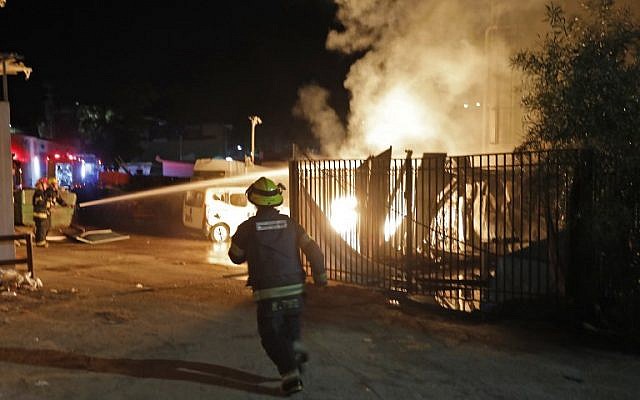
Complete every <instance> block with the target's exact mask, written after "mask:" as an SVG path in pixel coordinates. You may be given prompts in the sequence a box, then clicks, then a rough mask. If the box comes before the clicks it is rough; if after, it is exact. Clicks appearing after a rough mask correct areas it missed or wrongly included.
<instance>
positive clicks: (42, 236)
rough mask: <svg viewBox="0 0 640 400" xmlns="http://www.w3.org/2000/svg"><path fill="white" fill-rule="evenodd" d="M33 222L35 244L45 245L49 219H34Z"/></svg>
mask: <svg viewBox="0 0 640 400" xmlns="http://www.w3.org/2000/svg"><path fill="white" fill-rule="evenodd" d="M33 222H34V223H35V224H36V244H43V243H45V242H46V241H47V232H48V231H49V219H48V218H37V217H34V218H33Z"/></svg>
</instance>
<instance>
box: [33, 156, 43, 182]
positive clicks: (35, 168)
mask: <svg viewBox="0 0 640 400" xmlns="http://www.w3.org/2000/svg"><path fill="white" fill-rule="evenodd" d="M31 170H32V171H33V173H32V174H31V186H35V185H36V182H37V181H38V179H40V174H41V171H40V158H38V156H33V158H32V159H31Z"/></svg>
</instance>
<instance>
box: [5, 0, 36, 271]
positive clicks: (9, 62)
mask: <svg viewBox="0 0 640 400" xmlns="http://www.w3.org/2000/svg"><path fill="white" fill-rule="evenodd" d="M2 4H3V5H4V3H2ZM20 60H21V57H20V56H18V55H16V54H5V53H0V64H1V65H0V73H1V74H2V101H0V236H2V235H13V233H14V226H13V174H12V172H11V171H12V170H13V165H12V164H13V161H12V157H11V131H10V129H9V126H10V121H11V120H10V113H9V87H8V83H7V75H9V74H11V75H16V74H17V73H18V72H22V73H24V74H25V75H26V77H27V78H29V74H30V73H31V68H28V67H25V66H24V64H23V63H22V62H21V61H20ZM15 254H16V251H15V247H14V244H13V242H8V243H7V242H0V260H10V259H14V258H15Z"/></svg>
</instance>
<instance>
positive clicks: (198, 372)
mask: <svg viewBox="0 0 640 400" xmlns="http://www.w3.org/2000/svg"><path fill="white" fill-rule="evenodd" d="M0 361H2V362H10V363H14V364H25V365H36V366H41V367H52V368H64V369H77V370H84V371H90V372H101V373H110V374H119V375H127V376H133V377H136V378H155V379H171V380H179V381H189V382H198V383H203V384H207V385H215V386H221V387H225V388H229V389H235V390H241V391H245V392H250V393H258V394H265V395H270V396H276V397H282V396H283V395H282V393H281V392H280V389H279V388H278V387H268V386H262V385H261V384H263V383H267V382H279V381H280V379H278V378H266V377H263V376H259V375H254V374H251V373H248V372H244V371H240V370H237V369H233V368H228V367H224V366H221V365H215V364H206V363H200V362H191V361H182V360H131V359H126V358H100V357H92V356H87V355H83V354H76V353H68V352H62V351H58V350H33V349H21V348H4V347H0Z"/></svg>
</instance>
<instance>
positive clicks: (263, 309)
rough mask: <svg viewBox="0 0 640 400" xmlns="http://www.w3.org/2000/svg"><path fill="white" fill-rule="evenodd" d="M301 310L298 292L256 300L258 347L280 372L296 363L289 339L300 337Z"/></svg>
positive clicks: (285, 370) (294, 366)
mask: <svg viewBox="0 0 640 400" xmlns="http://www.w3.org/2000/svg"><path fill="white" fill-rule="evenodd" d="M301 313H302V296H300V295H298V296H291V297H281V298H275V299H267V300H261V301H259V302H258V333H259V334H260V339H261V342H262V347H263V348H264V350H265V351H266V352H267V355H268V356H269V358H270V359H271V361H273V363H274V364H275V365H276V367H277V368H278V372H280V374H281V375H283V374H285V373H288V372H291V371H294V370H295V369H296V368H297V367H298V365H297V363H296V354H295V351H294V348H293V343H294V342H295V341H299V340H300V314H301Z"/></svg>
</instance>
